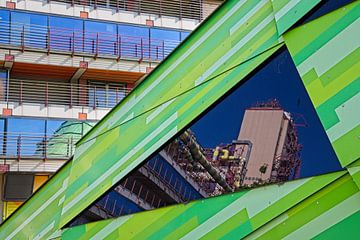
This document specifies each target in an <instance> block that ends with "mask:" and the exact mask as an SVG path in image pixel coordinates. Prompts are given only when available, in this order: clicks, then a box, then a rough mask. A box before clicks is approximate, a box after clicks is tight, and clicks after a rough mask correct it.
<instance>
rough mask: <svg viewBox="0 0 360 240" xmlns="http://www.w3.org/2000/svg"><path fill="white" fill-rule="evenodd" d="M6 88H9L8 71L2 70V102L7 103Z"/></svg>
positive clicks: (0, 76)
mask: <svg viewBox="0 0 360 240" xmlns="http://www.w3.org/2000/svg"><path fill="white" fill-rule="evenodd" d="M0 39H1V38H0ZM0 41H1V40H0ZM6 86H7V71H6V70H5V71H1V70H0V101H6Z"/></svg>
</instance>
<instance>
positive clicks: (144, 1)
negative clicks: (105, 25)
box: [48, 0, 203, 21]
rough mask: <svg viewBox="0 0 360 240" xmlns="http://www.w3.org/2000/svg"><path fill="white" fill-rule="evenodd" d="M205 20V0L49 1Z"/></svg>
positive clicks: (49, 0)
mask: <svg viewBox="0 0 360 240" xmlns="http://www.w3.org/2000/svg"><path fill="white" fill-rule="evenodd" d="M51 1H54V2H63V3H67V4H71V5H72V6H74V5H82V6H90V7H93V8H95V9H96V8H98V7H100V8H108V9H115V10H116V11H117V12H118V11H129V12H136V13H146V14H153V15H157V16H169V17H176V18H179V19H183V18H186V19H195V20H199V21H201V20H203V10H202V9H203V0H48V2H51Z"/></svg>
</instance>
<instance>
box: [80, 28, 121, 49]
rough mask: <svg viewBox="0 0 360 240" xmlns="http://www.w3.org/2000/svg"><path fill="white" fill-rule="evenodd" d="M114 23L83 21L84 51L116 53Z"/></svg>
mask: <svg viewBox="0 0 360 240" xmlns="http://www.w3.org/2000/svg"><path fill="white" fill-rule="evenodd" d="M117 44H118V43H117V29H116V25H115V24H111V23H100V22H94V21H85V52H87V53H91V54H110V55H117V49H118V45H117Z"/></svg>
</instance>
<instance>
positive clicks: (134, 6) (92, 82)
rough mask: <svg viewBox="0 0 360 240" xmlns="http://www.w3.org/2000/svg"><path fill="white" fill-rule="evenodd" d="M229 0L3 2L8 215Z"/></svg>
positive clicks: (1, 123)
mask: <svg viewBox="0 0 360 240" xmlns="http://www.w3.org/2000/svg"><path fill="white" fill-rule="evenodd" d="M220 3H221V1H215V0H194V1H190V0H186V1H184V0H181V1H166V0H165V1H164V0H160V1H120V0H116V1H110V0H98V1H87V0H85V1H71V0H69V1H63V0H61V1H60V0H59V1H39V0H25V1H5V0H1V1H0V36H1V38H0V107H1V119H0V136H1V137H0V140H1V143H0V144H1V146H2V153H1V154H0V157H1V160H0V161H1V163H0V165H1V185H2V187H1V189H2V194H1V195H2V200H1V206H0V209H1V211H2V218H1V219H3V218H6V217H7V216H9V215H10V214H11V213H12V212H13V211H14V209H16V208H17V207H18V206H19V205H21V203H22V202H23V201H25V200H26V199H27V198H28V197H29V196H30V195H31V194H32V193H33V192H34V191H35V190H36V189H37V188H38V187H39V186H41V184H42V183H43V182H45V181H46V180H47V179H48V177H49V176H51V175H52V174H53V173H54V172H55V171H57V170H58V169H59V168H60V167H61V166H62V165H63V164H64V163H65V162H66V161H67V160H68V159H69V158H70V157H71V156H72V154H73V152H74V144H75V143H76V141H77V140H79V138H80V137H81V136H82V135H83V134H85V133H86V132H87V130H88V129H89V128H90V127H91V126H92V125H94V124H95V123H96V122H97V121H98V120H100V119H101V118H102V117H103V116H104V115H105V114H106V113H107V112H108V111H109V110H110V109H111V108H112V107H113V106H115V105H116V104H117V103H118V102H119V101H121V99H122V98H123V97H124V96H126V95H127V94H128V93H129V92H130V91H131V90H132V88H133V87H134V86H135V85H136V83H137V82H138V81H141V79H142V77H143V76H144V75H145V74H147V73H149V72H150V71H151V70H152V69H153V68H154V67H156V66H157V64H158V63H159V62H161V61H162V60H163V59H164V58H165V57H166V56H167V55H168V54H169V53H170V52H171V51H172V50H173V49H174V48H175V47H176V46H177V45H178V44H179V43H180V42H181V41H183V40H184V39H185V38H186V37H187V35H188V34H189V33H190V32H191V31H192V30H193V29H194V28H196V26H197V25H198V24H199V23H200V22H201V21H202V20H203V19H205V18H206V16H208V15H209V14H210V13H211V12H212V11H213V10H214V9H215V8H216V7H217V6H218V5H219V4H220ZM160 172H161V170H160ZM127 185H129V183H128V184H127ZM18 186H22V187H23V188H21V191H13V189H14V188H17V187H18ZM130 190H131V188H130ZM133 191H134V189H133ZM130 192H131V191H130ZM111 194H112V195H111V196H113V195H114V194H116V193H111ZM123 195H124V194H123ZM107 199H109V198H107ZM108 201H111V199H110V200H108ZM124 201H125V200H124ZM154 201H155V200H154ZM153 204H154V203H153ZM104 205H108V207H107V208H109V204H108V202H107V203H106V204H105V203H104ZM111 208H112V209H115V208H114V205H112V206H111ZM105 209H106V207H105ZM134 209H135V207H134ZM117 210H118V209H117ZM107 211H108V209H107ZM99 214H100V213H98V214H97V216H99ZM100 215H101V214H100Z"/></svg>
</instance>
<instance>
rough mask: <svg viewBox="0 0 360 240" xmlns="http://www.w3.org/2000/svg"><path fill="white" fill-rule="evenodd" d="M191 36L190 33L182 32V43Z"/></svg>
mask: <svg viewBox="0 0 360 240" xmlns="http://www.w3.org/2000/svg"><path fill="white" fill-rule="evenodd" d="M189 35H190V32H180V39H181V41H184V40H185V38H187V36H189Z"/></svg>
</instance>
